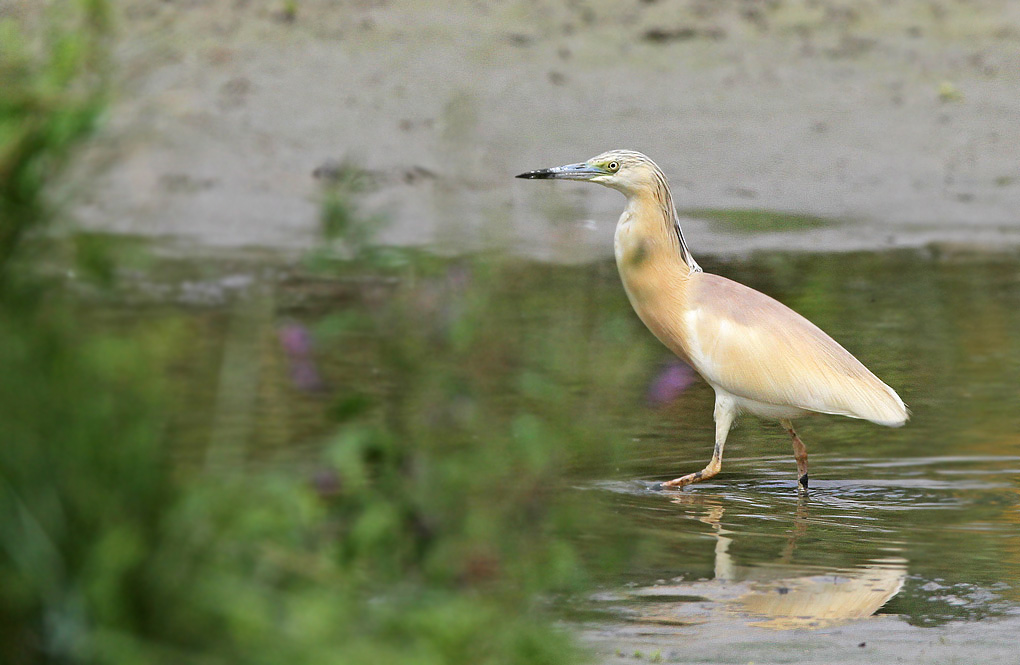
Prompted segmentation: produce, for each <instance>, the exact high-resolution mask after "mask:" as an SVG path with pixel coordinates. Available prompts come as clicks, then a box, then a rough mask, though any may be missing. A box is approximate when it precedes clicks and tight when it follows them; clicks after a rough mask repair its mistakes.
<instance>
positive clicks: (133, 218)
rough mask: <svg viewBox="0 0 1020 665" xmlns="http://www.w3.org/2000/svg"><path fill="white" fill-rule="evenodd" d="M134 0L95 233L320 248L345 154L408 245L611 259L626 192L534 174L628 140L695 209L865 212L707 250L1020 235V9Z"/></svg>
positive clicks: (795, 1) (96, 154)
mask: <svg viewBox="0 0 1020 665" xmlns="http://www.w3.org/2000/svg"><path fill="white" fill-rule="evenodd" d="M6 4H9V5H12V6H18V5H21V6H22V7H24V6H25V3H24V2H23V1H22V2H20V3H19V2H14V3H6ZM118 4H119V6H120V12H119V13H120V21H119V24H120V28H119V37H118V43H117V46H116V58H117V62H118V67H119V72H118V79H119V81H120V86H119V87H120V89H119V97H118V100H117V102H116V104H115V106H114V107H113V109H112V111H111V112H110V114H109V118H108V121H107V123H106V126H105V129H104V130H103V132H102V134H101V135H100V136H99V137H98V139H97V141H96V143H95V146H94V148H93V149H92V151H91V154H90V156H89V158H88V159H87V160H85V161H84V164H83V167H82V171H83V173H88V174H91V175H92V176H93V177H92V178H91V182H90V184H89V185H88V186H87V187H83V190H84V191H83V192H82V194H83V195H84V199H85V201H84V203H83V204H82V205H81V206H80V207H79V209H78V210H77V211H76V212H77V217H78V219H79V220H80V222H81V223H82V224H84V225H86V226H87V227H89V228H93V229H98V230H104V231H115V232H123V233H131V234H143V235H149V236H172V237H176V238H178V239H181V240H183V241H185V242H186V243H191V244H198V245H202V246H206V247H220V248H227V247H239V246H263V247H275V248H291V249H301V248H305V247H308V246H310V245H311V244H312V243H313V242H314V240H315V238H316V233H317V231H316V229H317V216H318V209H319V200H320V186H321V185H320V183H319V182H317V181H316V179H315V178H313V177H312V172H313V171H314V170H315V169H316V167H318V166H320V165H322V164H324V163H327V162H328V161H330V160H345V159H346V160H351V161H352V162H353V163H354V164H356V165H357V166H358V167H360V168H363V169H366V170H368V171H370V172H371V173H372V174H373V176H374V177H373V182H374V187H373V188H372V190H371V191H370V192H368V193H367V194H366V195H365V198H364V201H363V207H364V208H365V209H366V210H371V211H374V212H383V213H384V214H385V215H386V216H387V217H388V219H389V220H390V224H389V226H388V227H387V230H386V233H385V236H384V237H385V239H386V240H387V241H389V242H395V243H417V244H431V245H433V246H436V247H437V248H439V249H441V250H446V251H458V250H461V249H466V248H471V247H478V246H491V245H506V244H509V245H511V246H512V247H514V248H515V249H517V250H519V251H522V252H525V253H528V254H531V255H536V256H548V257H556V258H586V257H588V256H603V255H607V254H608V253H609V252H610V251H611V250H610V244H611V243H610V238H611V234H612V228H613V225H614V223H615V220H616V217H617V216H618V214H619V211H620V209H621V206H622V200H620V198H619V195H618V194H616V193H614V192H610V191H606V190H602V189H601V188H596V187H591V186H583V185H563V184H562V183H557V184H555V185H554V184H549V183H529V182H523V181H515V180H513V179H512V176H513V175H514V174H516V173H519V172H521V171H523V170H527V169H531V168H536V167H542V166H550V165H556V164H562V163H566V162H571V161H577V160H579V159H584V158H587V157H589V156H592V155H594V154H597V153H598V152H601V151H602V150H604V149H608V148H615V147H626V148H633V149H637V150H641V151H643V152H646V153H647V154H649V155H650V156H652V157H653V159H655V160H656V161H658V162H659V163H660V165H661V166H662V167H663V168H664V169H665V171H666V172H667V174H668V175H669V176H670V177H671V180H672V182H673V186H674V189H675V190H676V191H675V199H676V202H677V204H678V206H680V207H681V208H755V209H768V210H781V211H792V212H801V213H810V214H814V215H820V216H824V217H831V218H835V219H839V220H843V223H841V224H837V225H832V226H826V227H823V228H818V229H812V230H803V231H786V232H781V233H769V232H755V233H732V232H728V231H727V230H725V229H720V228H718V226H717V225H715V224H713V223H712V222H709V221H704V220H697V219H692V220H690V221H688V223H687V224H686V232H687V234H688V236H689V237H690V240H691V243H692V246H693V247H694V248H695V252H696V253H712V254H733V253H743V252H747V251H750V250H753V249H756V248H762V249H772V248H776V247H792V248H803V249H813V250H819V249H821V250H846V249H880V248H887V247H898V246H919V245H925V244H928V243H942V244H953V245H959V244H964V245H979V246H993V247H994V246H1001V245H1003V244H1011V245H1016V244H1020V213H1018V211H1020V160H1018V155H1020V48H1018V46H1020V5H1018V4H1017V3H1013V2H1009V1H1008V0H981V1H978V2H960V1H951V0H935V1H927V0H926V1H924V2H922V1H919V0H917V1H914V0H910V1H905V2H897V3H888V2H880V1H878V0H874V1H866V2H838V1H836V0H824V1H818V0H814V1H812V0H786V1H782V2H780V1H774V2H738V1H736V0H727V1H719V2H706V1H694V0H688V1H686V2H677V3H669V2H664V1H658V2H657V1H655V0H644V1H634V2H626V3H621V2H608V1H607V2H583V3H557V2H551V1H543V2H523V1H514V2H504V3H479V2H454V3H452V4H451V3H444V4H442V5H438V4H437V5H432V4H429V3H421V2H416V3H391V2H385V1H377V2H372V1H367V0H366V1H364V2H355V3H344V4H342V5H341V4H339V3H336V2H333V1H331V0H301V1H300V2H297V3H294V6H295V7H296V8H297V10H296V13H294V14H293V15H290V14H288V13H287V12H286V11H285V6H286V3H283V2H280V1H278V0H264V1H261V0H248V1H242V2H237V1H234V0H206V1H202V0H194V1H191V2H176V3H151V2H148V1H142V0H127V1H125V2H122V3H118ZM557 185H558V186H557Z"/></svg>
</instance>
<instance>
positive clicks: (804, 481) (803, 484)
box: [797, 473, 808, 492]
mask: <svg viewBox="0 0 1020 665" xmlns="http://www.w3.org/2000/svg"><path fill="white" fill-rule="evenodd" d="M797 482H798V487H799V488H800V490H801V491H802V492H807V488H808V475H807V474H806V473H805V474H804V475H803V476H801V477H800V479H799V480H798V481H797Z"/></svg>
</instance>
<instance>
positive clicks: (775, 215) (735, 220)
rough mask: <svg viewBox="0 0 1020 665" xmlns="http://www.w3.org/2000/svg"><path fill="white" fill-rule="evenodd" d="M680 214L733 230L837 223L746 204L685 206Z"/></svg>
mask: <svg viewBox="0 0 1020 665" xmlns="http://www.w3.org/2000/svg"><path fill="white" fill-rule="evenodd" d="M680 214H682V215H684V216H687V217H694V218H696V219H707V220H710V221H712V222H714V223H715V226H716V227H717V228H721V229H722V230H724V231H728V232H730V233H762V232H772V233H776V232H779V231H801V230H806V229H817V228H821V227H824V226H830V225H832V224H833V223H834V222H833V221H832V220H828V219H825V218H824V217H816V216H814V215H803V214H797V213H791V212H777V211H775V210H754V209H744V208H694V209H689V210H681V211H680Z"/></svg>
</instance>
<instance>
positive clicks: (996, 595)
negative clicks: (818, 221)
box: [93, 252, 1020, 663]
mask: <svg viewBox="0 0 1020 665" xmlns="http://www.w3.org/2000/svg"><path fill="white" fill-rule="evenodd" d="M699 260H701V262H702V264H703V265H704V266H705V268H706V269H707V270H711V271H713V272H719V273H721V274H724V275H726V276H729V277H732V278H734V279H737V280H739V281H742V282H744V283H747V284H749V285H751V286H754V287H755V288H758V289H759V290H762V291H764V292H766V293H768V294H770V295H773V296H775V297H777V298H779V299H780V300H782V301H783V302H785V303H787V304H789V305H790V306H792V307H793V308H795V309H797V310H798V311H800V312H802V313H803V314H805V315H806V316H808V318H810V319H812V320H813V321H815V322H816V323H817V324H818V325H820V326H821V327H822V328H823V329H825V330H827V331H829V332H830V333H831V334H833V336H834V337H836V339H837V340H838V341H840V342H841V343H842V344H843V345H844V346H846V347H847V348H848V349H850V350H851V351H852V352H853V353H854V354H855V355H857V356H858V357H859V358H860V359H861V360H862V361H864V362H865V364H867V365H868V366H869V367H870V368H871V369H872V370H873V371H874V372H875V373H876V374H877V375H878V376H880V377H881V378H882V379H883V380H885V381H886V382H887V383H889V384H890V385H892V386H893V387H894V388H896V389H897V391H898V392H899V393H900V394H901V396H902V397H903V398H904V400H905V401H906V402H907V403H908V404H909V405H910V407H911V410H912V419H911V421H910V422H909V423H908V424H907V426H905V427H903V428H901V429H895V430H893V429H887V428H883V427H879V426H876V425H872V424H870V423H865V422H858V421H852V420H849V419H844V418H836V417H825V416H819V417H813V418H807V419H804V420H802V421H800V422H799V423H798V430H799V431H800V434H801V436H802V438H803V440H804V442H805V443H806V445H807V448H808V452H809V455H810V458H809V459H810V469H811V470H810V476H811V489H810V492H808V493H807V494H802V493H800V492H798V490H797V486H796V473H795V464H794V461H793V457H792V452H791V449H790V443H789V440H788V438H787V437H786V435H785V434H784V433H783V431H782V430H781V429H780V428H779V427H778V426H777V425H775V424H771V423H764V422H761V421H757V420H755V419H753V418H750V417H746V418H743V419H740V420H739V421H738V425H737V427H735V428H734V430H733V431H732V433H731V436H730V439H729V441H728V443H727V447H726V459H725V462H724V465H723V471H722V473H721V474H720V475H719V476H718V477H716V478H715V479H713V480H712V481H711V482H705V483H701V484H698V485H695V486H692V487H689V488H687V489H685V490H684V491H661V490H657V489H655V484H656V482H657V481H661V480H664V479H668V478H672V477H675V476H677V475H680V474H682V473H687V472H690V471H694V470H697V469H700V468H701V467H702V466H703V465H704V464H705V462H707V460H708V457H709V456H710V454H711V442H712V438H713V428H712V421H711V412H712V394H711V390H710V389H709V388H708V387H707V386H706V385H705V384H704V383H702V382H700V380H690V379H692V378H693V377H689V376H686V374H685V370H684V369H683V368H676V367H675V366H673V365H672V364H671V363H673V361H672V359H671V357H670V355H669V353H668V352H667V351H666V350H665V349H663V348H661V347H660V346H659V345H658V343H657V342H655V340H654V339H653V338H652V337H651V335H650V334H649V333H647V331H645V330H644V329H643V328H642V327H641V326H640V324H639V323H638V322H637V321H636V317H634V316H633V314H632V313H631V312H630V311H629V306H628V304H627V302H626V299H625V298H624V296H623V294H622V289H621V288H620V285H619V283H618V278H617V277H616V274H615V268H614V267H613V266H612V265H611V264H606V263H598V264H592V265H587V266H571V267H558V266H550V265H538V264H528V265H524V266H522V268H521V275H522V278H521V281H520V287H519V288H520V289H521V291H522V293H521V299H520V301H519V302H516V303H515V306H517V307H520V309H521V312H520V314H519V316H518V317H517V318H513V317H511V318H510V319H509V321H510V322H511V324H509V325H510V327H508V328H507V329H505V330H504V331H503V333H504V334H505V335H507V336H510V337H513V336H514V335H516V334H517V332H518V331H516V330H515V329H514V328H513V327H512V325H513V322H514V321H517V322H518V323H519V324H520V325H521V326H528V327H529V329H535V328H538V329H549V330H555V329H557V328H558V327H562V326H563V325H564V321H565V320H566V319H565V317H574V318H578V317H580V318H584V317H588V318H590V319H591V320H590V321H588V323H587V324H586V325H587V328H585V329H587V330H599V331H604V330H612V331H615V332H613V335H612V336H613V338H614V339H617V340H618V341H617V342H616V343H617V344H618V345H619V346H620V347H621V348H624V349H634V350H635V351H634V354H636V355H633V354H632V355H631V356H627V357H631V358H637V361H636V362H637V364H638V366H637V368H636V369H634V368H633V367H632V368H630V369H629V370H628V371H629V372H630V373H631V374H632V375H633V380H632V381H631V382H630V383H629V384H627V385H628V386H629V387H628V389H627V392H628V394H624V395H619V396H618V399H617V400H616V401H615V402H614V404H616V405H617V409H616V411H615V412H614V413H612V414H610V416H611V420H612V422H613V423H614V425H613V427H614V432H613V434H614V436H616V437H619V440H620V441H625V442H627V443H626V449H625V452H624V454H623V455H622V462H621V463H620V464H619V466H618V468H615V469H600V470H597V471H595V472H591V473H589V474H588V476H587V477H586V478H585V479H584V480H583V481H582V482H580V483H579V485H578V488H577V490H576V491H578V492H587V493H593V495H597V497H598V498H599V499H600V500H605V501H608V502H609V503H610V504H611V505H612V506H613V507H614V510H615V511H616V512H618V513H619V514H620V515H622V516H623V517H624V518H625V520H626V521H628V522H629V523H631V524H633V525H635V527H636V528H637V529H638V530H639V531H640V532H641V534H642V535H643V536H644V537H645V538H647V539H648V540H649V541H650V542H652V543H654V545H655V546H654V547H653V548H651V549H650V550H649V554H647V556H644V557H643V558H642V559H641V562H640V564H637V565H636V566H635V567H632V568H630V569H628V570H627V571H626V572H625V573H623V574H622V575H620V576H619V577H618V578H615V579H611V580H605V581H604V583H603V585H602V588H601V591H600V592H599V593H597V594H595V595H594V596H593V597H591V598H589V599H586V600H584V601H583V602H582V603H581V607H576V608H575V609H577V610H578V611H579V615H578V616H579V617H580V618H578V619H577V620H576V621H575V623H576V625H578V626H579V627H580V629H581V630H582V632H583V633H584V634H585V635H586V636H587V639H588V641H589V642H590V643H591V644H592V645H593V646H594V647H595V648H596V650H597V651H598V652H599V654H600V658H602V659H603V660H605V661H606V662H616V661H617V660H621V662H622V660H630V659H633V658H635V656H636V654H640V657H641V658H647V659H650V660H662V661H667V662H668V661H677V662H688V661H699V660H703V661H705V662H741V663H746V662H748V661H754V662H791V661H794V660H795V661H797V662H834V661H835V659H837V658H839V659H842V660H847V661H848V662H871V661H875V662H877V661H879V660H888V659H889V658H891V657H895V658H901V659H904V661H905V662H940V661H938V660H937V659H938V658H945V659H953V658H964V660H963V661H960V662H1016V660H1015V654H1013V653H1011V650H1012V648H1013V647H1012V646H1011V645H1012V644H1013V642H1015V636H1016V634H1017V630H1020V484H1018V482H1017V478H1018V472H1020V408H1018V407H1020V400H1018V397H1017V386H1018V385H1020V334H1018V333H1017V331H1018V330H1020V271H1018V270H1017V267H1016V266H1017V262H1016V259H1015V257H1012V256H987V255H977V256H973V255H963V256H945V255H937V254H935V253H932V252H925V253H915V252H910V253H889V254H877V255H876V254H848V255H827V254H823V255H784V254H765V255H756V256H753V257H751V258H750V259H747V260H741V261H733V260H731V261H725V262H723V261H712V260H710V259H708V260H705V259H702V257H699ZM299 273H300V271H297V270H295V269H294V267H293V266H282V265H281V266H271V267H266V265H265V263H264V262H262V261H254V262H251V261H247V262H246V261H239V262H236V264H232V263H230V262H219V263H218V264H217V266H216V267H215V268H209V267H208V266H205V267H196V266H193V265H188V264H183V263H182V264H178V265H175V266H172V267H170V268H167V269H166V270H165V271H164V272H162V273H160V272H159V271H153V272H151V273H150V274H149V275H148V276H147V277H146V278H144V279H139V280H136V284H135V285H134V286H133V287H132V290H131V291H130V292H125V293H123V294H122V296H123V300H122V301H121V302H107V303H106V304H105V305H104V306H103V307H101V308H99V309H98V310H97V311H96V312H94V315H93V320H94V321H96V322H97V325H102V326H109V327H114V328H119V329H123V330H128V331H131V330H141V329H145V328H152V327H159V326H172V327H174V328H175V330H177V332H176V333H175V334H176V335H177V336H178V337H179V338H180V340H182V341H181V342H180V343H179V344H178V347H177V351H176V352H175V353H174V354H171V357H170V358H169V360H168V367H167V371H168V376H170V378H171V380H170V391H171V393H172V395H173V401H174V403H175V405H176V407H175V413H174V414H173V416H172V417H171V421H170V423H169V427H170V431H171V433H172V438H173V441H174V446H175V456H176V458H177V459H178V460H179V462H180V464H181V466H182V468H183V469H185V470H187V469H189V468H196V467H203V466H204V467H214V468H215V466H216V465H222V464H228V465H229V464H233V463H236V462H237V461H238V460H248V461H258V462H260V463H267V464H286V463H298V464H300V463H302V461H303V460H307V459H310V458H312V457H313V456H314V453H315V451H316V450H318V447H319V446H320V444H321V441H322V440H323V437H324V436H326V435H327V434H328V432H329V430H330V428H331V427H332V425H330V423H329V419H328V418H326V417H325V412H326V411H327V410H328V409H329V408H330V403H331V402H330V396H331V394H332V393H334V392H335V391H336V390H337V389H338V388H341V387H342V386H343V385H344V384H345V383H350V382H368V383H371V382H372V381H373V379H372V376H373V374H372V365H373V362H372V351H371V350H370V348H369V347H370V345H369V344H367V342H366V341H365V340H359V339H357V338H356V337H351V338H343V337H341V338H340V339H343V340H344V343H335V339H336V338H333V339H334V343H329V344H322V343H318V344H317V343H316V339H321V338H322V335H321V333H322V331H323V330H326V329H329V327H330V326H331V325H333V326H335V325H336V322H335V321H333V319H332V318H331V317H335V315H336V314H337V312H338V311H339V312H343V311H345V310H351V309H357V308H359V307H366V306H371V302H372V298H368V299H366V298H364V297H355V296H354V295H353V294H354V293H356V292H358V293H362V296H363V295H364V293H363V291H364V285H362V284H359V283H357V281H356V280H345V281H329V280H322V279H313V278H307V277H301V276H299ZM444 279H445V282H444V283H446V284H453V285H454V287H456V285H457V284H459V283H461V282H464V281H469V280H470V279H471V275H470V273H469V272H465V271H464V270H463V269H461V268H458V267H457V266H456V265H451V267H450V268H449V269H447V270H446V273H445V277H444ZM380 288H382V291H381V292H380V293H382V295H379V294H376V295H375V296H373V297H375V298H377V299H378V298H384V297H385V288H384V287H380ZM536 291H541V293H540V294H537V295H536V294H535V292H536ZM456 294H457V291H456V288H452V289H446V290H443V289H438V290H437V289H431V290H430V287H428V285H427V284H426V285H425V286H423V290H422V292H421V298H420V299H419V302H421V303H424V304H423V305H422V306H423V307H425V308H426V309H427V310H428V311H429V312H433V313H434V312H436V311H440V312H441V311H442V310H443V308H444V307H448V306H450V303H451V302H455V301H456V298H457V295H456ZM577 303H586V304H585V305H584V307H583V308H581V309H580V310H579V309H577V307H579V306H578V305H577ZM579 312H580V314H579ZM331 321H333V323H331ZM621 322H622V323H621ZM664 373H667V374H668V375H669V376H670V377H671V378H669V379H668V380H667V381H666V384H665V385H666V388H665V389H663V385H659V384H657V382H659V381H660V379H661V377H662V376H663V374H664ZM586 376H587V377H588V378H584V377H586ZM586 380H592V379H591V375H590V374H587V375H584V374H582V375H579V377H578V378H577V379H576V388H577V390H578V391H581V392H583V391H584V390H586V389H587V388H586V386H585V383H584V382H585V381H586ZM656 386H658V387H656ZM368 388H369V389H373V386H368ZM185 472H186V471H185ZM869 617H870V618H869ZM859 644H864V645H865V646H858V645H859ZM693 645H698V646H697V647H695V646H693ZM869 645H870V646H869ZM937 654H941V655H937ZM936 655H937V658H936ZM971 658H976V660H971ZM1010 658H1013V660H1009V659H1010ZM948 662H951V660H949V661H948Z"/></svg>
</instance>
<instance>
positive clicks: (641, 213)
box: [624, 172, 701, 273]
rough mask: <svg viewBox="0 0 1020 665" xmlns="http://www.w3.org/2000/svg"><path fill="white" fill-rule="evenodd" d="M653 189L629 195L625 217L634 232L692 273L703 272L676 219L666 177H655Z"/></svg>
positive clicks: (651, 187) (644, 189) (657, 174)
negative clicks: (664, 250)
mask: <svg viewBox="0 0 1020 665" xmlns="http://www.w3.org/2000/svg"><path fill="white" fill-rule="evenodd" d="M656 176H657V177H656V178H655V182H654V184H653V185H652V186H650V187H647V188H643V189H641V190H639V191H637V192H632V193H629V194H628V195H627V208H626V210H625V212H624V215H625V216H626V217H627V218H629V223H630V224H631V225H632V227H633V228H634V230H635V231H637V232H639V233H640V234H641V235H642V236H644V237H646V238H648V239H649V240H650V241H652V242H654V243H655V244H656V245H659V246H661V247H664V248H668V249H667V251H670V252H672V253H673V254H674V255H675V256H676V257H677V258H679V259H680V261H681V262H682V263H683V264H684V265H685V266H686V267H687V269H688V271H689V272H691V273H695V272H701V266H699V265H698V262H697V261H695V260H694V256H693V255H692V254H691V251H690V249H688V247H687V241H686V240H685V239H684V234H683V231H682V230H681V229H680V220H679V219H678V218H677V214H676V207H675V206H674V205H673V196H672V195H671V194H670V191H669V184H668V183H667V182H666V178H665V176H663V175H662V174H661V172H660V173H656Z"/></svg>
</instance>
